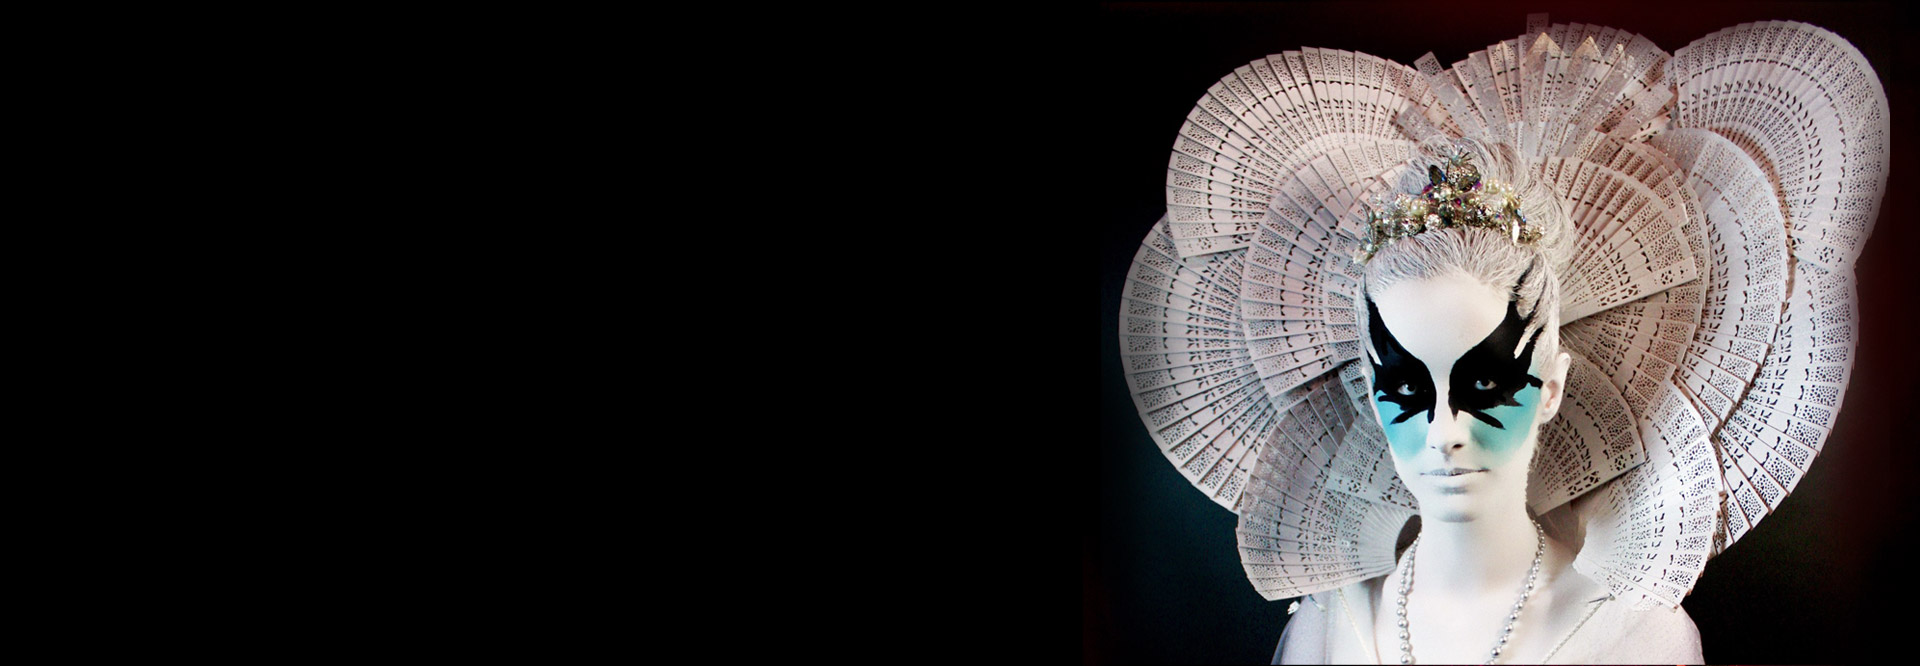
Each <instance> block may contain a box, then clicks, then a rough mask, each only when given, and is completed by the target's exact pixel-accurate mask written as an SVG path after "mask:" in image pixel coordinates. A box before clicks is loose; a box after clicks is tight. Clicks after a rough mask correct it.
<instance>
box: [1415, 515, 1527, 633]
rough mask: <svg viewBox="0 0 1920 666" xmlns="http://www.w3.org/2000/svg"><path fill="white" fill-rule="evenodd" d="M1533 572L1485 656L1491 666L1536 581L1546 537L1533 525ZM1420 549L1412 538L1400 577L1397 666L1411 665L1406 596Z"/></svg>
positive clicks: (1517, 619)
mask: <svg viewBox="0 0 1920 666" xmlns="http://www.w3.org/2000/svg"><path fill="white" fill-rule="evenodd" d="M1533 536H1534V547H1533V569H1532V570H1530V571H1528V572H1527V586H1526V587H1525V588H1524V589H1522V590H1520V600H1519V601H1515V602H1513V612H1511V613H1508V614H1507V626H1506V628H1505V629H1502V630H1501V631H1500V640H1498V641H1495V642H1494V644H1493V651H1492V652H1491V653H1489V654H1488V655H1487V663H1489V664H1491V663H1493V662H1494V660H1496V659H1499V658H1500V651H1501V650H1504V649H1506V648H1507V641H1508V640H1509V639H1511V638H1513V625H1514V623H1516V622H1519V621H1520V609H1521V608H1524V607H1525V606H1526V605H1527V599H1528V598H1529V597H1532V596H1533V583H1534V581H1536V580H1538V579H1539V577H1540V560H1541V558H1542V556H1544V555H1546V553H1547V536H1546V534H1544V533H1542V532H1541V531H1540V524H1539V523H1534V525H1533ZM1419 547H1420V538H1419V537H1414V539H1413V545H1410V546H1407V569H1406V572H1405V573H1403V574H1401V576H1400V608H1399V610H1398V611H1396V612H1397V613H1398V615H1399V619H1400V663H1402V664H1411V663H1413V642H1412V641H1410V640H1408V637H1407V592H1408V591H1409V590H1412V589H1413V553H1414V549H1416V548H1419Z"/></svg>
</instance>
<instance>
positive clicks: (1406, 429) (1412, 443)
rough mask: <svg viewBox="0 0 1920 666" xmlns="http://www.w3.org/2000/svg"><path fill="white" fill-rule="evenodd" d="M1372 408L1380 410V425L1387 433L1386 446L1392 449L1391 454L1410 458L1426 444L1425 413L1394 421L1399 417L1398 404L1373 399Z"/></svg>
mask: <svg viewBox="0 0 1920 666" xmlns="http://www.w3.org/2000/svg"><path fill="white" fill-rule="evenodd" d="M1373 407H1374V409H1375V410H1377V411H1379V412H1380V427H1381V429H1382V430H1383V431H1384V432H1385V433H1386V435H1387V446H1388V448H1391V449H1393V455H1396V456H1399V457H1401V458H1411V457H1413V456H1414V454H1416V453H1419V452H1420V447H1423V446H1426V445H1427V415H1426V414H1425V413H1421V414H1419V415H1417V416H1414V417H1413V418H1410V419H1407V420H1405V421H1401V422H1399V423H1394V422H1393V420H1394V419H1396V418H1399V417H1400V414H1401V409H1400V406H1399V405H1397V404H1394V403H1391V402H1379V401H1377V400H1376V401H1375V402H1374V405H1373Z"/></svg>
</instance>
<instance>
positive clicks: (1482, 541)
mask: <svg viewBox="0 0 1920 666" xmlns="http://www.w3.org/2000/svg"><path fill="white" fill-rule="evenodd" d="M1537 545H1538V541H1537V540H1536V537H1535V533H1534V525H1533V521H1532V520H1531V519H1529V518H1527V513H1526V508H1525V506H1524V504H1523V505H1520V506H1517V507H1515V508H1514V509H1513V510H1511V511H1501V512H1497V513H1496V514H1494V515H1486V516H1480V517H1479V519H1478V520H1473V521H1469V522H1463V523H1448V522H1440V521H1426V520H1422V521H1420V546H1419V548H1418V549H1417V550H1415V552H1414V563H1413V564H1414V567H1415V570H1416V571H1418V572H1419V585H1420V587H1423V588H1426V589H1429V590H1434V591H1437V592H1440V593H1442V594H1445V595H1448V596H1453V595H1473V594H1482V593H1487V592H1498V593H1500V594H1508V593H1511V592H1512V591H1513V589H1512V588H1513V586H1514V584H1515V581H1520V580H1524V579H1525V578H1526V576H1527V571H1528V570H1529V569H1531V568H1532V567H1533V555H1534V551H1535V548H1536V546H1537Z"/></svg>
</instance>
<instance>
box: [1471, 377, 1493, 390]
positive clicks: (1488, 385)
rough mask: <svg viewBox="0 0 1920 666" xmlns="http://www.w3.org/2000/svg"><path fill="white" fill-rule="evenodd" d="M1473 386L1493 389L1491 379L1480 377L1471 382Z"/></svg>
mask: <svg viewBox="0 0 1920 666" xmlns="http://www.w3.org/2000/svg"><path fill="white" fill-rule="evenodd" d="M1473 387H1474V388H1475V389H1478V390H1481V391H1491V390H1493V380H1491V379H1482V380H1479V381H1476V382H1474V383H1473Z"/></svg>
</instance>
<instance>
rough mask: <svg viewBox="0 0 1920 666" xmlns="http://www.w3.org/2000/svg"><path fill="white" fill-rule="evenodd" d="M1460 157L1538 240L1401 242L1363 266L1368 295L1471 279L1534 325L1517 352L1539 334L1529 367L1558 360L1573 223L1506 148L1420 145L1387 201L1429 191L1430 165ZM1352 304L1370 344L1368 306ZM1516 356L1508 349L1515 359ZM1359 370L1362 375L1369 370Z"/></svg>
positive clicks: (1427, 236) (1476, 232)
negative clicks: (1497, 184) (1513, 200)
mask: <svg viewBox="0 0 1920 666" xmlns="http://www.w3.org/2000/svg"><path fill="white" fill-rule="evenodd" d="M1462 153H1466V154H1471V155H1472V156H1473V164H1474V165H1475V167H1477V168H1478V169H1479V170H1480V175H1481V177H1482V178H1490V179H1494V180H1499V181H1503V182H1505V183H1507V184H1508V185H1509V186H1511V187H1513V189H1514V191H1516V192H1519V193H1520V198H1521V204H1520V211H1521V213H1522V214H1524V215H1526V217H1527V220H1528V222H1529V223H1532V224H1537V225H1539V226H1540V229H1541V236H1540V239H1539V240H1538V241H1536V242H1535V243H1533V244H1531V245H1525V246H1521V245H1515V244H1514V243H1513V241H1511V240H1510V239H1509V238H1508V237H1507V235H1506V234H1503V233H1501V232H1499V231H1496V230H1491V229H1481V228H1476V227H1453V228H1448V229H1441V230H1438V231H1429V232H1426V233H1422V234H1418V235H1415V236H1412V237H1408V238H1402V239H1400V240H1397V241H1394V242H1392V243H1389V244H1388V245H1387V246H1386V247H1384V248H1381V250H1380V251H1379V252H1378V253H1377V254H1375V255H1374V256H1373V258H1372V259H1371V260H1369V261H1368V262H1367V264H1366V269H1365V274H1366V291H1367V293H1369V294H1372V293H1378V292H1379V291H1380V290H1382V289H1385V288H1387V287H1389V286H1392V285H1394V284H1397V283H1400V282H1403V281H1408V280H1422V279H1427V278H1433V277H1438V276H1441V275H1446V274H1449V273H1458V274H1462V275H1465V276H1467V277H1471V278H1473V279H1475V280H1478V281H1480V282H1483V283H1485V284H1488V285H1492V286H1494V287H1496V288H1499V289H1501V290H1504V291H1506V292H1507V294H1508V298H1509V299H1511V300H1512V301H1513V302H1514V304H1515V307H1516V309H1517V310H1518V312H1519V315H1520V316H1521V317H1523V318H1528V319H1530V320H1531V324H1529V326H1528V328H1527V330H1526V332H1525V334H1524V335H1522V336H1521V340H1522V345H1523V346H1524V344H1525V341H1526V340H1528V339H1531V338H1533V333H1534V331H1535V330H1540V331H1541V333H1540V338H1539V340H1538V342H1537V343H1536V344H1535V346H1534V361H1535V362H1536V363H1539V362H1542V361H1546V360H1548V359H1553V358H1555V357H1557V356H1558V355H1559V354H1560V275H1561V274H1562V272H1563V271H1565V270H1566V268H1567V263H1568V262H1569V260H1570V258H1571V254H1572V250H1573V247H1572V246H1573V242H1572V241H1573V239H1572V231H1573V230H1572V224H1571V223H1570V222H1569V221H1568V219H1567V213H1566V211H1565V210H1564V209H1563V208H1562V207H1561V205H1560V202H1559V199H1558V198H1557V197H1556V196H1554V193H1553V191H1552V190H1551V189H1549V188H1548V187H1547V186H1546V185H1545V184H1544V183H1543V182H1541V180H1540V179H1539V178H1537V177H1536V176H1537V175H1538V174H1537V173H1536V172H1535V171H1534V170H1531V169H1528V168H1526V166H1525V164H1524V163H1523V162H1522V161H1521V159H1520V158H1519V156H1518V154H1517V153H1516V152H1515V151H1514V149H1513V148H1512V147H1511V146H1509V145H1507V144H1504V143H1496V144H1489V143H1485V142H1481V141H1479V140H1476V139H1456V140H1453V141H1430V142H1428V143H1425V144H1422V145H1421V146H1420V153H1419V155H1418V156H1416V157H1415V158H1413V160H1412V161H1411V164H1412V166H1413V167H1414V168H1412V169H1409V170H1407V171H1406V172H1405V176H1404V177H1403V178H1402V179H1401V180H1400V182H1399V183H1398V184H1397V185H1396V187H1395V188H1394V189H1393V190H1392V191H1390V192H1388V193H1387V195H1386V198H1388V199H1391V198H1392V197H1393V196H1394V195H1396V194H1399V193H1403V192H1404V193H1409V194H1415V195H1417V194H1419V193H1420V191H1421V189H1422V188H1424V187H1425V186H1426V185H1427V167H1428V165H1439V166H1442V167H1443V168H1444V166H1445V164H1446V160H1447V159H1448V158H1449V157H1452V156H1455V155H1460V154H1462ZM1355 305H1356V307H1358V308H1359V313H1358V314H1359V323H1360V339H1361V340H1362V341H1363V344H1365V343H1364V341H1365V340H1370V339H1372V338H1371V337H1370V336H1371V333H1372V332H1371V331H1370V330H1369V329H1368V324H1369V315H1370V313H1369V312H1368V311H1367V299H1365V298H1360V299H1355ZM1536 313H1540V314H1543V315H1544V316H1535V314H1536ZM1520 351H1521V349H1520V348H1516V349H1514V350H1512V352H1513V353H1514V354H1515V355H1516V356H1517V355H1518V354H1519V353H1520ZM1361 367H1362V368H1367V367H1368V364H1364V363H1363V364H1361ZM1369 374H1371V373H1369Z"/></svg>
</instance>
